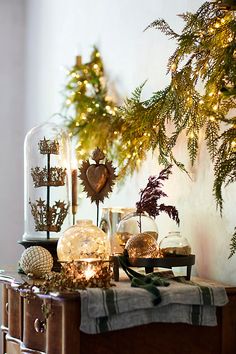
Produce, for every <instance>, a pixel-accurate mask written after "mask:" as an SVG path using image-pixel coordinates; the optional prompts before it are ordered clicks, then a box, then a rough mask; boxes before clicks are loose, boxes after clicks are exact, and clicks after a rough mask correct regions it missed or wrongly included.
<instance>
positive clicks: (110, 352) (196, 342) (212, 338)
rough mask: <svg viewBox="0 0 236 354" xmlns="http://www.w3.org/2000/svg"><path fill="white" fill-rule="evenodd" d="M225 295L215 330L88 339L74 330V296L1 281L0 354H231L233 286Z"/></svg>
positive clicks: (175, 327) (162, 327)
mask: <svg viewBox="0 0 236 354" xmlns="http://www.w3.org/2000/svg"><path fill="white" fill-rule="evenodd" d="M0 280H1V278H0ZM227 293H228V296H229V303H228V304H227V305H226V306H224V307H223V308H218V309H217V317H218V325H217V326H215V327H205V326H191V325H186V324H170V323H165V324H161V323H152V324H149V325H143V326H138V327H133V328H130V329H125V330H119V331H113V332H106V333H103V334H96V335H89V334H85V333H82V332H80V329H79V327H80V297H79V295H74V294H70V295H66V294H51V295H48V296H34V297H32V296H30V297H25V294H24V293H22V292H20V291H19V290H17V286H16V284H14V282H10V281H7V282H6V281H5V283H4V284H3V304H2V315H3V316H2V326H1V329H2V350H1V354H26V353H31V354H121V353H122V354H133V353H135V354H146V353H147V354H172V353H175V354H235V353H236V288H227Z"/></svg>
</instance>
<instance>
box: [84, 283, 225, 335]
mask: <svg viewBox="0 0 236 354" xmlns="http://www.w3.org/2000/svg"><path fill="white" fill-rule="evenodd" d="M168 282H169V286H168V287H162V286H160V287H159V286H158V287H157V289H158V290H159V292H160V295H161V302H160V303H159V304H158V305H154V301H153V300H154V299H155V295H153V294H152V293H150V292H148V291H146V290H145V289H143V288H133V287H131V286H130V282H119V283H116V285H117V286H116V287H112V288H110V289H106V290H105V289H99V288H90V289H87V290H84V291H81V292H80V293H81V326H80V329H81V330H82V331H83V332H85V333H91V334H92V333H102V332H106V331H113V330H118V329H122V328H129V327H134V326H139V325H143V324H148V323H152V322H168V323H177V322H179V323H187V324H192V325H202V326H215V325H216V324H217V319H216V307H217V306H224V305H225V304H226V303H227V302H228V298H227V294H226V291H225V288H224V287H220V286H214V285H209V283H206V282H199V283H193V282H191V281H185V280H184V278H182V277H180V278H175V279H173V280H171V279H168Z"/></svg>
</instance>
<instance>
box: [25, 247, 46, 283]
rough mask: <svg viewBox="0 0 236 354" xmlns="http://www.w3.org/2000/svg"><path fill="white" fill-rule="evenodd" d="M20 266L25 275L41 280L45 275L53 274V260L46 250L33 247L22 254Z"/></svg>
mask: <svg viewBox="0 0 236 354" xmlns="http://www.w3.org/2000/svg"><path fill="white" fill-rule="evenodd" d="M19 265H20V267H21V269H22V270H23V272H24V273H25V274H32V275H33V276H35V277H39V278H40V277H41V276H43V275H44V274H47V273H49V272H51V270H52V266H53V258H52V255H51V253H50V252H49V251H48V250H46V248H44V247H41V246H31V247H28V248H26V249H25V250H24V252H23V253H22V255H21V258H20V261H19Z"/></svg>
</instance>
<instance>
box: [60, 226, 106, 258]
mask: <svg viewBox="0 0 236 354" xmlns="http://www.w3.org/2000/svg"><path fill="white" fill-rule="evenodd" d="M57 255H58V260H59V261H68V262H70V261H73V260H74V261H77V260H80V259H88V258H95V259H108V258H109V242H108V240H107V235H106V234H105V232H103V231H102V230H101V229H99V228H98V227H97V226H95V225H93V223H92V221H91V220H78V221H77V223H76V225H74V226H71V227H69V229H67V230H66V231H65V232H64V234H63V236H61V237H60V239H59V241H58V244H57Z"/></svg>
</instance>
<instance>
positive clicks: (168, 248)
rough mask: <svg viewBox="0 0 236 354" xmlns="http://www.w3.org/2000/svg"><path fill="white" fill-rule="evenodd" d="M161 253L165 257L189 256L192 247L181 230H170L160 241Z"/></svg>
mask: <svg viewBox="0 0 236 354" xmlns="http://www.w3.org/2000/svg"><path fill="white" fill-rule="evenodd" d="M159 248H160V253H161V255H162V256H163V257H172V256H188V255H190V254H191V247H190V245H189V242H188V240H187V239H186V238H185V237H183V236H182V235H181V234H180V232H178V231H172V232H169V233H168V235H167V236H165V237H164V238H163V239H162V240H161V241H160V243H159Z"/></svg>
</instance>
